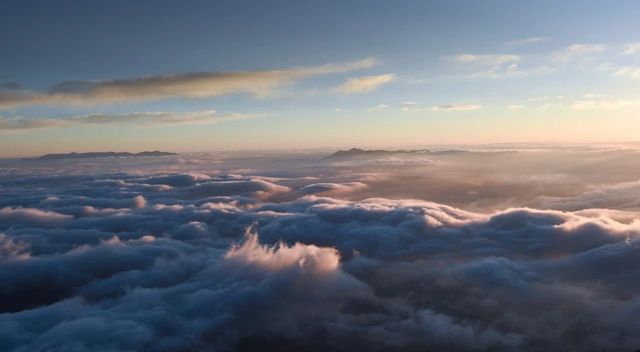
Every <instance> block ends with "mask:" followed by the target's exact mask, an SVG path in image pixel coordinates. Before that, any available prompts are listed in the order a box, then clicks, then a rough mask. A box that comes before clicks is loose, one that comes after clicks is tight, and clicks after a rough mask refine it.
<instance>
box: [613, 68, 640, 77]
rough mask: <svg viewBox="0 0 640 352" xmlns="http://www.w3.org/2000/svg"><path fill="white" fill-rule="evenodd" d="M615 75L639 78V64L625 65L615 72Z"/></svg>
mask: <svg viewBox="0 0 640 352" xmlns="http://www.w3.org/2000/svg"><path fill="white" fill-rule="evenodd" d="M615 76H616V77H624V78H632V79H640V66H625V67H622V68H619V69H618V70H617V71H616V72H615Z"/></svg>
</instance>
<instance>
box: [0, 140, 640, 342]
mask: <svg viewBox="0 0 640 352" xmlns="http://www.w3.org/2000/svg"><path fill="white" fill-rule="evenodd" d="M399 160H400V161H401V162H399ZM638 161H640V154H639V153H638V152H637V151H635V150H627V149H607V148H591V149H586V150H583V149H582V148H569V149H568V150H567V148H565V149H553V150H546V149H545V150H542V151H540V150H529V151H521V150H518V151H513V150H511V151H506V152H505V151H502V150H498V151H474V152H469V153H462V154H456V155H450V156H440V157H437V158H434V157H431V156H411V157H407V158H400V159H399V158H398V157H393V158H386V159H377V160H364V161H363V160H357V161H355V162H349V161H344V160H341V161H339V162H336V161H332V160H329V159H326V158H325V157H324V155H320V154H318V155H316V154H313V153H291V154H284V155H283V154H277V155H275V154H274V155H271V154H266V155H265V154H260V155H252V156H250V157H248V156H245V155H236V154H233V155H224V156H220V155H208V154H206V155H205V154H198V155H186V156H185V155H181V156H177V157H159V158H142V159H141V158H135V160H134V158H105V159H89V160H60V161H49V162H38V161H32V160H4V161H0V195H1V196H0V350H3V351H5V350H6V351H88V350H91V351H144V350H149V351H258V350H260V351H269V350H274V351H294V350H295V351H316V350H317V351H354V350H356V351H396V350H402V351H412V350H416V351H514V350H521V351H604V350H606V351H633V350H636V349H638V348H640V319H638V317H639V316H640V295H639V292H640V220H638V212H637V211H638V209H637V205H638V204H639V201H638V199H640V198H639V197H640V183H638V182H637V180H638V179H640V169H639V168H638V167H637V166H636V164H640V163H638ZM634 162H635V163H634ZM447 200H449V201H447ZM452 204H453V205H452Z"/></svg>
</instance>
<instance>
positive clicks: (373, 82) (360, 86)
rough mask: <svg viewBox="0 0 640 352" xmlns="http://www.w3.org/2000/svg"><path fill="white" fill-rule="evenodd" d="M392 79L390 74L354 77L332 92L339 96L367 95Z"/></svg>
mask: <svg viewBox="0 0 640 352" xmlns="http://www.w3.org/2000/svg"><path fill="white" fill-rule="evenodd" d="M394 79H395V75H393V74H391V73H387V74H384V75H376V76H363V77H354V78H350V79H348V80H347V81H346V82H344V83H343V84H342V85H340V86H338V87H336V88H335V89H334V92H336V93H339V94H354V93H367V92H371V91H374V90H376V89H378V88H380V87H381V86H383V85H385V84H387V83H389V82H391V81H393V80H394Z"/></svg>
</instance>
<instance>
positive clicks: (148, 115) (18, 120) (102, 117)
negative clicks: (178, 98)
mask: <svg viewBox="0 0 640 352" xmlns="http://www.w3.org/2000/svg"><path fill="white" fill-rule="evenodd" d="M261 116H265V114H228V115H221V114H218V113H217V112H216V111H215V110H202V111H190V112H182V113H175V112H160V111H153V112H134V113H128V114H99V113H95V114H87V115H77V116H65V117H55V118H30V117H22V116H15V117H2V116H0V132H3V131H4V132H19V131H28V130H38V129H53V128H66V127H78V126H90V125H116V124H130V125H134V126H136V127H162V126H169V125H209V124H216V123H221V122H226V121H236V120H248V119H253V118H257V117H261Z"/></svg>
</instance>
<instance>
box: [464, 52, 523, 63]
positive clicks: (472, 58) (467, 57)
mask: <svg viewBox="0 0 640 352" xmlns="http://www.w3.org/2000/svg"><path fill="white" fill-rule="evenodd" d="M452 59H453V61H454V62H457V63H461V64H470V63H474V64H480V65H487V66H492V65H493V66H497V65H503V64H508V63H514V62H518V61H520V56H518V55H503V54H482V55H475V54H459V55H455V56H453V57H452Z"/></svg>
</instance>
